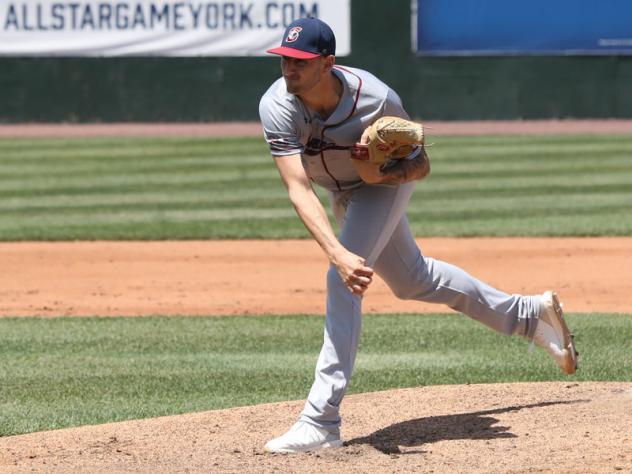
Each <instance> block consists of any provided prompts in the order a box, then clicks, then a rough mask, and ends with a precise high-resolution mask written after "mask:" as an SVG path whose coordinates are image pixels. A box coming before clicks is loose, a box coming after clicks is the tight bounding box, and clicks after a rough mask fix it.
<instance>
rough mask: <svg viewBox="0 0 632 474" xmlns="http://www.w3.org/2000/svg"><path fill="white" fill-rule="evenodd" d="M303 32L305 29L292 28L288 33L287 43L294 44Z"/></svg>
mask: <svg viewBox="0 0 632 474" xmlns="http://www.w3.org/2000/svg"><path fill="white" fill-rule="evenodd" d="M301 31H303V28H301V27H300V26H295V27H294V28H291V29H290V31H288V32H287V38H286V39H285V41H287V42H288V43H294V41H296V40H297V39H298V35H299V33H300V32H301Z"/></svg>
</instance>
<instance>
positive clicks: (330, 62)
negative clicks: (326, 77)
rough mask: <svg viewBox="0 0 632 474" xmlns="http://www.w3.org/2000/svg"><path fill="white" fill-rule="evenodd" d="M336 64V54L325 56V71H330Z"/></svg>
mask: <svg viewBox="0 0 632 474" xmlns="http://www.w3.org/2000/svg"><path fill="white" fill-rule="evenodd" d="M334 64H336V56H334V55H333V54H330V55H329V56H325V60H324V62H323V70H324V72H329V71H331V70H332V69H333V67H334Z"/></svg>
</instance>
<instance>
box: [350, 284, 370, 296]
mask: <svg viewBox="0 0 632 474" xmlns="http://www.w3.org/2000/svg"><path fill="white" fill-rule="evenodd" d="M347 288H348V289H349V291H350V292H351V293H353V294H354V295H363V294H364V292H365V291H366V289H367V287H366V286H365V285H356V284H352V285H348V286H347Z"/></svg>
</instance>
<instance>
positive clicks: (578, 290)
mask: <svg viewBox="0 0 632 474" xmlns="http://www.w3.org/2000/svg"><path fill="white" fill-rule="evenodd" d="M418 243H419V245H420V246H421V247H422V249H423V250H424V253H425V254H426V255H427V256H430V257H434V258H438V259H441V260H445V261H447V262H450V263H453V264H455V265H458V266H460V267H461V268H463V269H464V270H466V271H468V272H469V273H471V274H473V275H474V276H476V277H478V278H480V279H482V280H483V281H485V282H487V283H489V284H491V285H493V286H495V287H497V288H499V289H501V290H503V291H506V292H508V293H522V294H539V293H542V292H543V291H544V290H546V289H555V290H557V291H558V293H559V295H560V297H561V298H562V300H563V301H564V302H565V309H566V310H567V311H570V312H596V311H606V312H628V313H632V291H630V288H629V269H630V268H632V238H555V239H546V238H538V239H529V238H494V239H484V238H468V239H445V238H426V239H419V240H418ZM0 259H1V261H2V264H3V271H2V272H0V315H5V316H6V315H12V316H33V315H41V316H59V315H66V316H139V315H148V314H153V315H158V314H160V315H188V316H191V315H239V314H292V313H294V314H296V313H299V314H302V313H308V314H323V313H324V308H325V273H326V270H327V260H326V258H325V257H324V254H323V253H322V251H321V250H320V249H319V247H318V246H317V244H316V243H314V242H313V241H307V240H292V241H209V242H60V243H44V242H42V243H2V244H0ZM363 305H364V310H365V312H380V313H387V312H392V313H394V312H412V313H424V312H442V311H446V310H448V309H447V308H445V307H442V306H438V305H433V304H427V303H420V302H417V301H402V300H397V299H396V298H395V297H394V296H393V295H392V294H391V292H390V290H389V289H388V288H387V287H386V285H385V284H384V283H383V282H382V281H381V280H380V279H379V277H378V278H376V281H374V283H373V284H372V286H371V287H370V288H369V290H368V292H367V295H366V297H365V301H364V303H363ZM448 311H449V310H448Z"/></svg>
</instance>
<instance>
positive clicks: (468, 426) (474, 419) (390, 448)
mask: <svg viewBox="0 0 632 474" xmlns="http://www.w3.org/2000/svg"><path fill="white" fill-rule="evenodd" d="M588 401H589V400H570V401H557V402H541V403H533V404H530V405H518V406H510V407H505V408H497V409H494V410H485V411H477V412H474V413H461V414H458V415H443V416H428V417H425V418H417V419H415V420H408V421H403V422H401V423H395V424H394V425H391V426H387V427H386V428H383V429H381V430H378V431H376V432H374V433H371V434H370V435H368V436H365V437H362V438H354V439H351V440H349V441H347V442H346V443H345V445H346V446H352V445H360V444H368V445H371V446H373V447H374V448H375V449H377V450H378V451H381V452H383V453H384V454H414V453H423V451H421V450H417V451H406V452H405V453H402V451H401V449H400V446H406V447H419V446H422V445H424V444H429V443H435V442H437V441H447V440H457V439H498V438H516V435H515V434H513V433H511V432H509V431H508V429H509V428H508V427H506V426H495V425H496V423H498V421H499V420H498V419H497V418H493V417H491V416H488V415H498V414H501V413H508V412H512V411H519V410H526V409H530V408H541V407H547V406H551V405H568V404H572V403H585V402H588Z"/></svg>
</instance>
